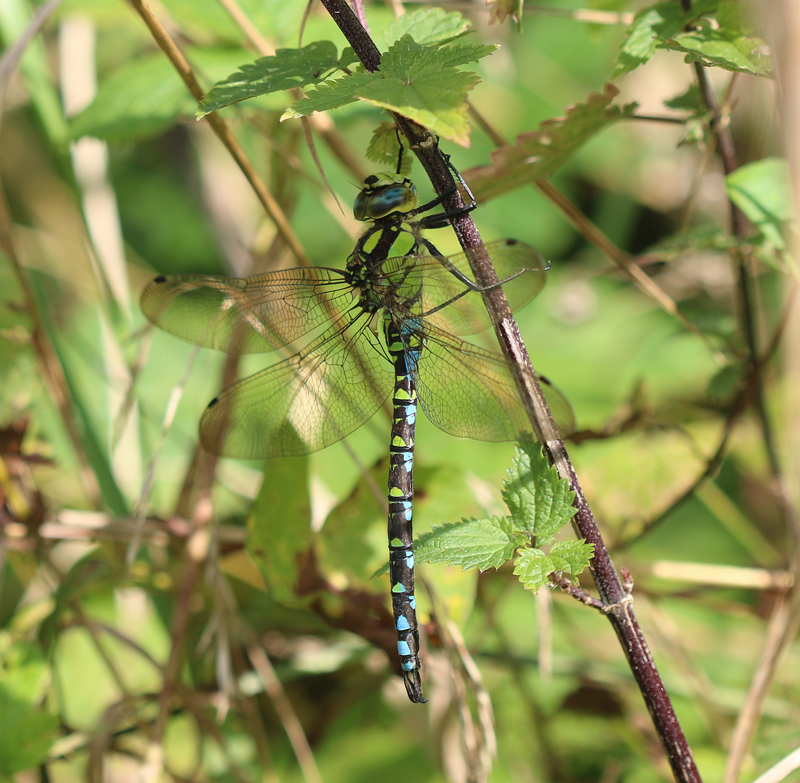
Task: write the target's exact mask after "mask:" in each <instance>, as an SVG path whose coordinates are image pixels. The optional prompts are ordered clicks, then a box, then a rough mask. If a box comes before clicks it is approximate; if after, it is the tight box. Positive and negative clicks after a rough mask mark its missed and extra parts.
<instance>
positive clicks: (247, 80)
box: [197, 41, 358, 119]
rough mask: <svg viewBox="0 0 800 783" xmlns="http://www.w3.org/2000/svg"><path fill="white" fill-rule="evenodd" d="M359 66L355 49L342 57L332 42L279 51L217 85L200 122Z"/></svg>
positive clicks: (199, 113) (202, 107)
mask: <svg viewBox="0 0 800 783" xmlns="http://www.w3.org/2000/svg"><path fill="white" fill-rule="evenodd" d="M356 62H358V58H357V57H356V56H355V53H354V52H353V50H352V49H350V48H349V47H348V48H346V49H345V50H344V52H342V55H341V57H340V56H339V55H338V53H337V50H336V46H335V45H334V44H333V43H332V42H331V41H315V42H314V43H310V44H309V45H308V46H304V47H303V48H302V49H278V50H277V51H276V52H275V54H274V55H273V56H271V57H262V58H261V59H260V60H256V61H255V62H254V63H246V64H245V65H242V66H241V67H240V69H239V70H238V71H237V72H236V73H234V74H232V75H231V76H229V77H228V78H227V79H225V80H224V81H221V82H218V83H217V84H216V85H214V87H212V89H211V90H209V91H208V93H206V97H205V99H204V100H203V101H202V102H201V103H200V106H199V108H198V110H197V118H198V119H200V118H201V117H205V116H206V114H210V113H211V112H212V111H217V110H218V109H221V108H222V107H223V106H230V105H231V104H232V103H238V102H239V101H243V100H246V99H247V98H255V97H256V96H258V95H267V94H269V93H273V92H277V91H279V90H291V89H293V88H295V87H306V86H308V85H310V84H319V83H320V82H324V81H325V79H327V78H328V77H329V76H330V74H331V71H335V70H341V69H344V68H347V67H348V66H350V65H352V64H353V63H356Z"/></svg>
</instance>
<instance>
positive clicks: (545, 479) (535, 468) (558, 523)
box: [503, 443, 575, 546]
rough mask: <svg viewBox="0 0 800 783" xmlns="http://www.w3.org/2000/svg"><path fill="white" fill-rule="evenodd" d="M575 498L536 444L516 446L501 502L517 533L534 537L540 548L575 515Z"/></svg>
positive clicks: (504, 483)
mask: <svg viewBox="0 0 800 783" xmlns="http://www.w3.org/2000/svg"><path fill="white" fill-rule="evenodd" d="M574 497H575V493H574V492H572V491H571V490H570V488H569V482H568V481H566V480H565V479H561V478H559V477H558V473H557V471H556V469H555V468H554V467H553V466H552V465H550V464H549V463H548V461H547V458H546V457H545V456H544V454H543V453H542V449H541V447H540V446H539V445H538V444H535V443H520V444H519V445H518V446H517V451H516V453H515V454H514V459H513V461H512V464H511V468H509V471H508V477H507V478H506V480H505V481H504V482H503V500H505V502H506V505H507V506H508V510H509V511H510V512H511V517H512V519H513V520H514V527H515V528H516V529H517V530H525V531H528V532H529V535H533V536H535V537H536V543H537V544H538V545H539V546H544V545H546V544H548V543H550V541H552V540H553V536H554V535H555V534H556V533H557V532H558V531H559V530H560V529H561V528H562V527H563V526H564V525H566V524H567V522H569V521H570V519H572V517H573V515H574V514H575V508H574V506H573V505H572V501H573V499H574Z"/></svg>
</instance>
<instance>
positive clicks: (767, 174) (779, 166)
mask: <svg viewBox="0 0 800 783" xmlns="http://www.w3.org/2000/svg"><path fill="white" fill-rule="evenodd" d="M726 184H727V188H728V195H729V196H730V198H731V201H733V203H734V204H736V206H737V207H739V209H741V210H742V212H744V214H745V215H746V216H747V218H748V219H749V220H751V221H752V222H753V223H755V224H756V226H758V228H759V230H760V231H761V233H762V234H764V236H765V237H766V238H767V239H768V240H769V241H770V242H772V244H774V245H775V247H778V248H783V247H784V246H785V242H784V239H783V224H784V223H786V222H788V221H789V220H791V219H792V218H793V217H794V206H793V199H792V188H791V183H790V177H789V164H788V162H787V161H786V160H785V159H784V158H764V159H763V160H759V161H757V162H756V163H748V164H747V165H745V166H741V167H740V168H738V169H736V171H734V172H733V173H732V174H729V175H728V177H727V178H726Z"/></svg>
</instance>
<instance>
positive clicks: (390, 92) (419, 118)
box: [281, 35, 497, 146]
mask: <svg viewBox="0 0 800 783" xmlns="http://www.w3.org/2000/svg"><path fill="white" fill-rule="evenodd" d="M496 48H497V47H495V46H484V45H482V44H453V45H451V46H441V47H439V46H420V45H419V44H418V43H416V42H415V41H414V40H412V39H411V37H410V36H408V35H405V36H403V37H402V38H401V39H400V40H399V41H398V42H397V43H395V44H394V45H393V46H392V47H391V48H390V49H389V51H388V52H386V54H384V56H383V59H382V61H381V67H380V70H379V71H378V72H377V73H353V74H349V75H347V76H344V77H342V78H341V79H337V80H336V81H335V82H326V83H325V84H321V85H319V87H317V89H316V90H315V91H313V92H312V93H310V94H309V96H308V97H307V98H305V99H303V100H300V101H298V102H297V103H296V104H295V105H294V106H293V107H292V108H291V109H288V110H287V111H286V112H285V113H284V115H283V117H281V119H282V120H283V119H289V118H292V117H302V116H304V115H307V114H311V113H312V112H313V111H324V110H327V109H333V108H337V107H339V106H344V105H345V104H347V103H351V102H352V101H354V100H363V101H368V102H369V103H372V104H374V105H375V106H379V107H381V108H383V109H388V110H389V111H395V112H397V113H398V114H402V115H403V116H404V117H408V118H409V119H411V120H414V122H417V123H419V124H420V125H424V126H425V127H426V128H429V129H430V130H431V131H433V132H434V133H435V134H437V135H438V136H442V137H444V138H446V139H450V140H451V141H454V142H456V143H457V144H461V145H463V146H467V145H468V143H469V124H468V122H467V105H466V99H467V93H468V92H469V91H470V90H471V89H472V88H473V87H474V86H475V85H476V84H477V83H478V82H479V81H480V79H479V78H478V76H477V75H476V74H474V73H465V72H462V71H457V70H456V68H455V66H457V65H463V64H465V63H468V62H473V61H475V60H477V59H479V58H480V57H485V56H486V55H487V54H490V53H491V52H492V51H494V49H496Z"/></svg>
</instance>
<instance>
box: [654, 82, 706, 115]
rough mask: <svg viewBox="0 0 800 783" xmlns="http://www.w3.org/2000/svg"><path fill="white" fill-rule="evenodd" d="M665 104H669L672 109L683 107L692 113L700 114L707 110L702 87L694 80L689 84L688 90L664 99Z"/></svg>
mask: <svg viewBox="0 0 800 783" xmlns="http://www.w3.org/2000/svg"><path fill="white" fill-rule="evenodd" d="M664 105H665V106H669V108H670V109H678V110H680V109H683V110H684V111H688V112H690V113H692V114H700V113H702V112H705V111H706V107H705V104H704V103H703V96H702V95H700V88H699V87H698V86H697V84H695V83H694V82H693V83H692V84H690V85H689V89H687V90H686V92H682V93H681V94H680V95H676V96H675V97H674V98H670V99H669V100H666V101H664Z"/></svg>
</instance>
